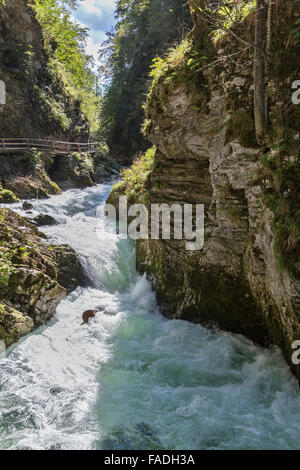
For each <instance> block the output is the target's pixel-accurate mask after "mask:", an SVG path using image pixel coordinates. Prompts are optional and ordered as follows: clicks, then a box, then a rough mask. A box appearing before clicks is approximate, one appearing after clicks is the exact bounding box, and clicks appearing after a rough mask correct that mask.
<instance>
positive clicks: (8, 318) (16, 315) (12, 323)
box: [0, 304, 34, 352]
mask: <svg viewBox="0 0 300 470" xmlns="http://www.w3.org/2000/svg"><path fill="white" fill-rule="evenodd" d="M33 328H34V324H33V320H32V318H30V317H28V316H25V315H23V314H22V313H21V312H18V311H17V310H15V309H13V308H10V307H8V306H7V305H2V304H0V341H3V342H4V343H5V346H6V347H8V346H11V345H12V344H13V343H16V342H17V341H18V340H19V339H20V338H21V337H22V336H26V335H28V334H29V333H31V332H32V331H33ZM0 352H2V351H0Z"/></svg>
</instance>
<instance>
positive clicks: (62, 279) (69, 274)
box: [51, 245, 88, 293]
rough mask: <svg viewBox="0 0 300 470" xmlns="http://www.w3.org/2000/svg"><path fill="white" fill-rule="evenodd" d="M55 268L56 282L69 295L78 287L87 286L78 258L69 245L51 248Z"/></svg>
mask: <svg viewBox="0 0 300 470" xmlns="http://www.w3.org/2000/svg"><path fill="white" fill-rule="evenodd" d="M51 248H52V250H53V253H54V256H55V262H56V266H57V273H58V276H57V280H58V282H59V283H60V284H61V285H62V286H64V287H65V289H67V292H68V293H70V292H72V291H73V290H75V289H76V288H77V287H78V286H80V287H86V286H87V283H88V281H87V276H86V274H85V272H84V269H83V267H82V265H81V264H80V261H79V258H78V256H77V254H76V252H75V250H74V249H73V248H71V247H70V246H69V245H61V246H52V247H51Z"/></svg>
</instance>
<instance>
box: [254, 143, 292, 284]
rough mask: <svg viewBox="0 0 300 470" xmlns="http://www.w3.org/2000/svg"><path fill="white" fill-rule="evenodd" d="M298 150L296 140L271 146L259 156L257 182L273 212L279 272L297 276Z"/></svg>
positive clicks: (275, 248)
mask: <svg viewBox="0 0 300 470" xmlns="http://www.w3.org/2000/svg"><path fill="white" fill-rule="evenodd" d="M299 157H300V151H299V145H298V143H297V142H291V143H288V144H282V145H280V146H274V147H273V149H272V150H271V151H270V152H269V153H267V154H265V155H263V157H262V159H261V163H262V169H261V171H260V175H259V176H260V182H261V184H262V186H263V188H264V192H265V197H266V202H267V205H268V207H269V208H270V209H271V210H272V212H273V213H274V215H275V221H274V231H275V237H276V240H275V247H274V250H275V254H276V258H277V260H278V268H279V270H280V271H282V270H283V269H287V270H288V271H289V272H291V273H292V274H293V275H294V276H296V277H300V198H299V188H300V158H299Z"/></svg>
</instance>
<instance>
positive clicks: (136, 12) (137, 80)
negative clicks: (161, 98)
mask: <svg viewBox="0 0 300 470" xmlns="http://www.w3.org/2000/svg"><path fill="white" fill-rule="evenodd" d="M116 17H117V24H116V27H115V30H114V31H113V32H112V33H110V34H108V39H107V41H106V42H105V43H104V45H103V54H102V58H103V59H105V65H104V67H103V77H104V79H106V78H107V86H106V89H105V93H104V98H103V103H102V106H101V110H100V132H99V138H100V139H102V140H104V141H106V142H107V144H108V146H109V148H110V153H111V154H112V155H113V156H115V157H120V156H121V157H123V161H128V162H130V161H132V157H133V155H135V154H136V153H138V152H139V151H140V150H145V149H146V148H147V146H148V144H147V143H146V141H145V139H144V138H143V136H142V135H141V133H140V129H141V125H142V122H143V119H144V114H143V109H142V104H143V102H144V101H145V95H146V92H147V83H148V79H149V78H148V77H149V71H150V66H151V63H152V60H153V58H154V57H156V56H157V55H158V54H160V53H162V52H164V51H165V50H167V49H168V47H170V45H171V44H172V43H173V42H174V41H177V40H178V39H180V38H181V37H182V34H183V33H184V31H185V30H187V29H188V28H189V27H190V26H191V19H190V14H189V9H188V6H187V4H186V3H184V2H183V1H182V0H165V1H164V2H161V0H151V1H150V0H118V1H117V5H116Z"/></svg>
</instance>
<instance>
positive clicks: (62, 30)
mask: <svg viewBox="0 0 300 470" xmlns="http://www.w3.org/2000/svg"><path fill="white" fill-rule="evenodd" d="M76 4H77V1H76V0H35V3H34V4H33V5H32V8H33V9H34V10H35V13H36V16H37V19H38V21H39V23H40V24H41V27H42V31H43V36H44V41H45V47H46V49H47V50H48V53H49V56H50V66H49V71H50V73H51V74H52V75H53V77H55V76H56V75H57V76H58V77H59V79H60V80H61V81H62V82H63V84H64V86H65V88H66V90H67V91H68V93H69V94H70V95H71V96H72V97H73V99H74V101H76V100H78V101H79V102H80V103H81V110H82V112H83V113H84V114H85V115H86V117H87V119H88V121H89V122H90V125H91V128H92V131H93V132H94V131H96V129H97V126H98V116H97V114H98V113H97V112H98V107H99V98H98V97H97V96H96V85H97V79H96V75H95V74H94V72H93V71H92V68H91V67H92V65H93V61H92V58H91V56H89V55H87V54H86V53H85V44H86V38H87V34H88V33H87V29H86V28H82V27H81V26H80V25H79V24H78V23H76V22H74V21H73V19H72V16H71V12H72V8H75V7H76ZM41 93H42V92H41ZM40 98H41V99H42V100H43V101H44V102H45V105H46V106H48V107H49V109H50V110H51V112H52V116H53V119H56V120H57V121H58V122H60V124H61V126H62V128H63V129H64V130H67V129H68V125H69V118H68V116H66V114H65V113H64V112H63V104H62V103H58V102H54V100H51V98H49V97H47V96H40Z"/></svg>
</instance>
